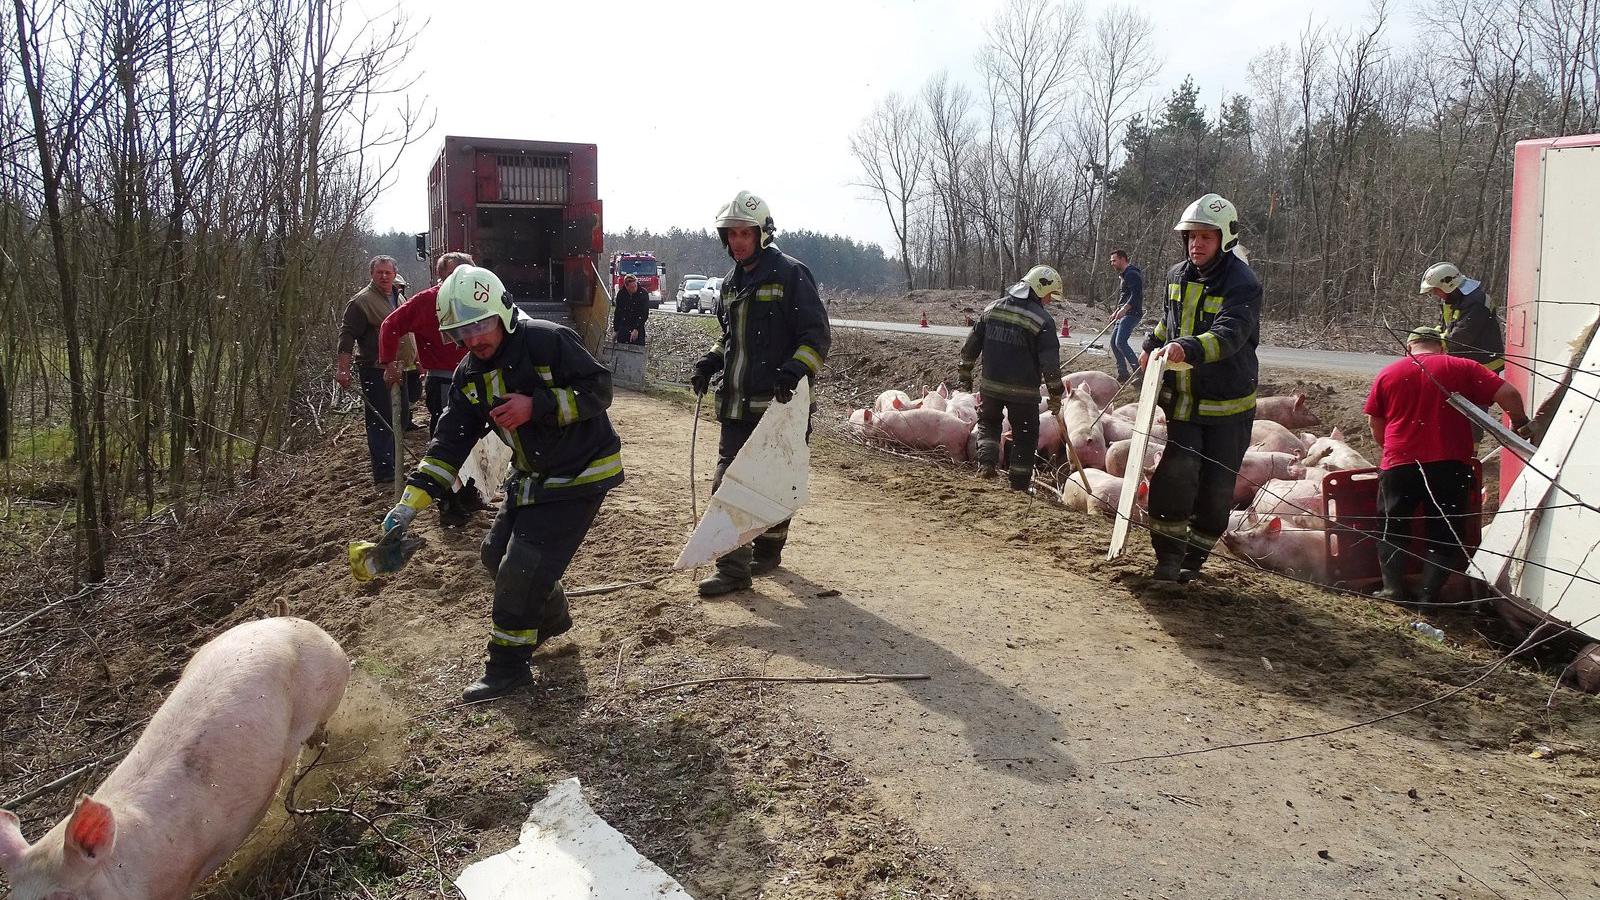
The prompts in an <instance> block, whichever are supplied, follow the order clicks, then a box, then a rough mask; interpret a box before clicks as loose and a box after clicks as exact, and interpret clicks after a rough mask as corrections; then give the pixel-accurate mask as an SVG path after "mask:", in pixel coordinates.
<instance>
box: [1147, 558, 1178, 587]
mask: <svg viewBox="0 0 1600 900" xmlns="http://www.w3.org/2000/svg"><path fill="white" fill-rule="evenodd" d="M1182 573H1183V557H1182V556H1179V555H1176V554H1173V555H1168V554H1160V555H1158V556H1157V557H1156V567H1155V569H1153V570H1152V571H1151V572H1150V577H1151V578H1154V579H1155V580H1156V581H1178V580H1179V576H1180V575H1181V574H1182Z"/></svg>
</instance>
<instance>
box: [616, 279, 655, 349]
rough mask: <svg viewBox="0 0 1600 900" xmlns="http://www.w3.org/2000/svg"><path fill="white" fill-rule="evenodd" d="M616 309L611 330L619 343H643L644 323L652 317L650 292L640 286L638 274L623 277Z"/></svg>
mask: <svg viewBox="0 0 1600 900" xmlns="http://www.w3.org/2000/svg"><path fill="white" fill-rule="evenodd" d="M615 305H616V311H615V312H613V313H612V316H611V330H612V331H614V332H615V333H616V336H617V343H619V344H643V343H644V323H645V320H646V319H648V318H650V292H649V291H647V290H645V289H644V288H642V287H640V286H639V279H638V277H636V276H633V275H628V276H626V277H624V278H623V279H622V290H620V291H617V299H616V304H615Z"/></svg>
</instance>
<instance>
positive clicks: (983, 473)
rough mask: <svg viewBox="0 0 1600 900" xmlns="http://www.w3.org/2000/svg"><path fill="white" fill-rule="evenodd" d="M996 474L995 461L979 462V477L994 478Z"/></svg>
mask: <svg viewBox="0 0 1600 900" xmlns="http://www.w3.org/2000/svg"><path fill="white" fill-rule="evenodd" d="M995 474H996V472H995V468H994V463H979V464H978V477H979V478H993V477H994V476H995Z"/></svg>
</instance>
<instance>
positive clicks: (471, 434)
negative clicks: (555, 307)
mask: <svg viewBox="0 0 1600 900" xmlns="http://www.w3.org/2000/svg"><path fill="white" fill-rule="evenodd" d="M507 394H526V395H527V396H529V397H531V398H532V399H533V418H531V419H530V420H529V421H528V422H527V423H526V424H524V425H522V426H520V427H518V428H516V429H513V430H508V429H505V428H501V427H499V426H497V425H495V424H494V419H493V418H491V417H490V415H489V412H490V410H492V409H493V408H494V407H495V405H496V404H497V403H498V401H499V400H500V398H501V397H504V396H505V395H507ZM610 406H611V373H610V372H608V371H607V370H606V368H605V366H602V365H600V363H599V362H597V361H596V360H595V358H594V357H592V356H590V355H589V351H587V350H585V349H584V347H583V343H582V342H581V341H579V340H578V335H577V333H576V332H574V331H573V330H572V329H570V328H567V327H566V326H564V325H557V324H555V323H553V322H546V321H543V320H531V321H530V320H526V319H524V320H522V321H520V322H518V323H517V330H516V331H513V332H511V333H509V334H507V335H506V336H505V340H504V342H503V343H502V344H501V345H500V351H499V352H498V353H496V354H495V356H494V359H492V360H489V361H488V362H484V361H482V360H479V359H478V358H477V357H475V356H468V357H467V358H466V359H464V360H462V361H461V365H459V366H457V367H456V373H455V377H454V380H453V381H452V382H451V384H450V400H449V402H448V405H447V406H446V407H445V411H444V414H443V415H442V416H440V417H439V426H438V428H436V429H435V430H434V437H433V440H432V441H431V442H429V444H428V448H427V449H426V450H425V451H423V459H422V463H421V464H420V465H418V466H417V468H416V471H414V472H412V473H411V476H410V477H409V478H407V479H406V483H407V484H414V485H416V486H417V487H419V488H421V489H423V490H425V491H427V492H428V494H429V495H431V496H432V497H433V498H434V499H435V500H438V499H440V498H442V497H443V496H444V495H445V494H448V493H449V492H450V489H451V487H452V483H453V481H454V479H455V477H456V473H457V471H458V470H459V469H460V468H461V464H462V463H463V462H465V461H466V459H467V455H468V454H470V453H471V452H472V448H473V447H474V446H476V445H477V443H478V440H479V439H480V438H482V437H483V436H484V435H485V434H487V433H489V431H491V430H493V431H494V432H495V433H496V434H498V435H499V436H500V439H501V440H502V441H504V442H505V443H506V445H507V446H509V447H510V448H511V453H512V466H513V467H514V468H515V472H514V473H513V475H512V476H511V480H510V481H509V482H508V483H507V485H506V499H507V501H508V502H511V503H513V504H515V505H518V506H526V505H529V504H532V503H538V502H539V501H541V500H544V499H547V498H551V497H554V496H561V497H577V496H582V495H584V494H591V493H596V492H602V491H607V490H610V489H611V488H613V487H615V486H616V485H618V484H621V483H622V441H621V440H620V439H619V438H618V437H617V432H616V431H615V430H614V429H613V428H612V427H611V419H610V417H609V416H608V415H607V414H606V409H607V408H608V407H610Z"/></svg>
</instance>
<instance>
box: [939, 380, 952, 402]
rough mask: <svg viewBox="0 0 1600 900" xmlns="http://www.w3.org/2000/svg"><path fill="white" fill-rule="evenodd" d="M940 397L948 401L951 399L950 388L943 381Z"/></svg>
mask: <svg viewBox="0 0 1600 900" xmlns="http://www.w3.org/2000/svg"><path fill="white" fill-rule="evenodd" d="M939 396H941V397H943V398H945V399H946V400H949V399H950V386H949V385H947V384H945V383H944V382H942V381H941V382H939Z"/></svg>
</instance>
